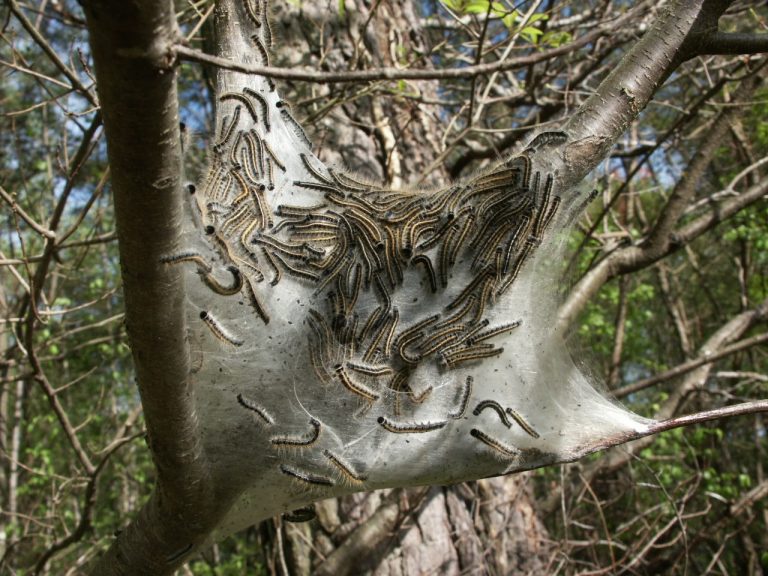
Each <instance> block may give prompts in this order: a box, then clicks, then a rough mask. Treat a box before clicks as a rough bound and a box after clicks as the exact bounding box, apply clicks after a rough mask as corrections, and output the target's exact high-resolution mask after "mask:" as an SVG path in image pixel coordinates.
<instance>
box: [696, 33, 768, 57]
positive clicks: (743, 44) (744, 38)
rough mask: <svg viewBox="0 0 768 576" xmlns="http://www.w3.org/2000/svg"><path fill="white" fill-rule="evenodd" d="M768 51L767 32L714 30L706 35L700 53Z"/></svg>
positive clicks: (762, 52) (759, 52)
mask: <svg viewBox="0 0 768 576" xmlns="http://www.w3.org/2000/svg"><path fill="white" fill-rule="evenodd" d="M766 52H768V34H740V33H737V32H733V33H728V32H715V33H714V34H711V35H710V36H708V37H707V39H706V41H705V42H704V44H703V45H702V46H701V48H700V52H699V53H700V54H764V53H766Z"/></svg>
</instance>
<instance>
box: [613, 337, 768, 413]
mask: <svg viewBox="0 0 768 576" xmlns="http://www.w3.org/2000/svg"><path fill="white" fill-rule="evenodd" d="M763 342H768V334H758V335H757V336H753V337H751V338H747V339H745V340H741V341H740V342H736V343H735V344H731V345H730V346H726V347H725V348H723V349H722V350H720V351H719V352H717V353H715V354H708V355H706V356H702V357H700V358H695V359H694V360H689V361H688V362H683V363H682V364H680V365H678V366H675V367H674V368H672V369H670V370H667V371H665V372H662V373H661V374H657V375H656V376H651V377H650V378H643V379H642V380H638V381H637V382H633V383H632V384H627V385H626V386H622V387H621V388H617V389H616V390H614V391H613V395H614V396H615V397H616V398H623V397H624V396H628V395H629V394H633V393H634V392H639V391H640V390H644V389H645V388H649V387H651V386H655V385H656V384H659V383H661V382H665V381H667V380H670V379H672V378H675V377H676V376H681V375H683V374H686V373H688V372H690V371H691V370H695V369H696V368H698V367H699V366H704V364H712V363H713V362H717V361H718V360H720V359H722V358H725V357H726V356H730V355H731V354H735V353H736V352H741V351H742V350H746V349H747V348H751V347H752V346H756V345H758V344H762V343H763Z"/></svg>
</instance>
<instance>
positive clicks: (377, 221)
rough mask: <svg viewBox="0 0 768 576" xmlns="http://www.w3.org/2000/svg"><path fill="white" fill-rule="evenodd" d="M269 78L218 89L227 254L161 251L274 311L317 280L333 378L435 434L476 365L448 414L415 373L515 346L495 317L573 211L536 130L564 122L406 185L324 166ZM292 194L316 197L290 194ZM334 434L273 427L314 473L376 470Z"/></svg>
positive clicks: (232, 341) (219, 221)
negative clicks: (507, 149)
mask: <svg viewBox="0 0 768 576" xmlns="http://www.w3.org/2000/svg"><path fill="white" fill-rule="evenodd" d="M242 2H243V5H242V9H243V11H244V13H245V15H246V16H247V20H249V21H250V23H251V25H252V26H253V28H254V29H255V30H256V33H255V34H253V35H252V36H251V38H252V40H253V44H254V50H255V54H256V56H257V58H258V59H259V60H260V62H261V63H263V64H265V65H268V64H269V56H268V53H269V48H270V46H271V43H272V31H271V28H270V26H269V19H268V17H267V3H266V0H242ZM258 85H259V86H262V87H261V88H252V87H243V88H242V89H240V90H232V89H230V90H229V91H227V92H225V93H222V94H221V95H219V96H218V104H217V112H218V113H219V115H220V120H219V122H218V128H217V131H216V134H215V137H214V138H213V143H212V146H211V153H210V166H209V169H208V172H207V175H206V177H205V180H204V183H203V185H202V186H200V187H199V188H194V187H192V188H190V191H194V198H195V202H194V205H195V206H196V209H197V211H198V214H197V216H198V217H199V220H200V222H201V223H202V226H203V229H204V232H205V237H206V238H207V239H208V241H209V243H210V245H211V247H212V249H213V251H214V252H215V253H217V254H218V256H219V258H220V260H221V269H219V268H217V267H216V266H214V263H213V262H211V261H208V260H207V259H206V258H205V257H204V256H203V255H202V254H201V253H199V252H197V251H189V250H188V251H184V252H180V253H177V254H171V255H168V256H166V257H164V258H163V259H162V262H163V263H164V264H168V265H177V264H179V265H191V266H195V268H196V270H197V272H198V275H199V277H200V279H201V281H202V283H203V284H204V285H205V286H206V287H207V288H208V289H210V291H211V292H213V293H215V294H216V295H218V296H220V297H222V298H230V297H235V296H244V297H245V300H246V301H247V302H248V303H249V304H250V306H251V308H252V310H253V313H254V314H255V315H256V316H257V317H258V318H259V319H260V320H261V321H262V322H263V324H264V325H267V324H269V323H270V320H271V318H272V315H273V311H272V310H271V309H270V308H269V306H268V304H266V303H268V302H269V301H270V300H271V298H269V296H270V291H273V290H280V287H281V285H282V284H283V283H284V282H295V283H298V284H299V285H301V286H303V287H305V288H306V290H307V293H308V294H312V297H311V302H312V305H311V306H312V307H311V308H310V309H309V310H308V314H307V316H306V322H307V325H308V328H309V329H308V334H309V335H308V347H307V350H308V355H309V358H308V363H309V364H311V366H312V369H313V370H314V374H315V376H316V379H317V381H318V383H320V384H321V385H324V386H329V385H337V386H338V388H339V390H342V391H343V393H345V394H349V395H351V397H352V398H354V399H355V400H357V401H358V402H359V403H360V404H362V405H363V407H364V409H365V410H366V412H367V411H370V410H371V409H373V408H374V407H377V408H380V409H377V410H376V416H375V419H374V422H375V423H376V424H378V426H379V427H380V429H382V430H384V431H386V432H388V433H392V434H429V433H434V432H438V431H439V430H441V429H443V428H444V427H445V426H447V425H448V424H449V423H450V422H451V421H452V420H459V419H462V418H464V415H465V413H466V410H467V407H468V404H469V401H470V397H471V395H472V376H466V378H464V377H462V378H461V379H457V380H458V387H457V389H456V390H455V392H454V398H453V399H452V400H451V402H452V404H451V407H450V408H449V409H447V410H444V413H445V417H444V418H440V419H429V420H427V421H421V420H418V419H415V420H409V419H408V417H404V416H403V413H404V411H403V409H402V408H403V407H402V405H401V404H402V402H406V401H407V402H409V403H410V405H411V406H418V405H421V404H423V403H425V402H429V401H430V399H431V398H432V397H433V396H435V395H434V394H433V388H432V386H427V387H426V388H421V389H416V388H415V387H414V385H413V383H412V381H411V380H412V378H411V376H412V374H413V373H414V372H415V371H416V369H417V368H418V367H419V366H421V365H424V364H427V363H429V364H432V365H434V366H435V367H436V368H437V369H438V370H439V371H442V372H450V371H454V370H458V369H465V368H468V367H469V368H471V367H472V366H473V365H474V364H475V363H479V362H482V361H483V360H485V359H488V358H492V357H494V356H498V355H500V354H501V353H502V352H503V348H501V347H500V346H497V345H496V344H494V343H493V342H494V339H495V338H497V337H498V336H501V335H503V334H506V333H508V332H510V331H512V330H514V329H516V328H517V327H518V326H519V324H520V323H519V322H506V323H494V322H493V321H492V318H493V316H494V314H493V308H494V305H495V302H496V301H497V300H498V299H500V298H502V297H503V296H504V295H505V294H506V293H507V292H508V290H509V289H510V287H511V286H513V285H514V283H515V281H516V279H517V278H518V275H519V273H520V271H521V269H522V268H523V266H524V265H525V263H526V262H527V261H529V259H530V258H531V256H532V255H533V253H534V252H535V250H536V249H537V247H538V246H539V245H540V243H541V241H542V239H543V237H544V235H545V233H546V231H547V229H548V228H549V226H550V225H551V223H552V222H553V220H554V218H555V217H556V215H557V213H558V209H559V206H560V202H561V199H560V197H559V196H558V195H557V194H556V193H555V190H554V188H555V178H554V176H553V175H552V174H547V175H544V176H542V174H541V173H540V172H535V171H533V170H532V162H531V158H532V156H533V155H534V154H535V153H536V147H537V146H538V147H541V146H547V145H550V144H558V143H561V142H562V140H563V138H565V135H564V134H562V133H552V134H550V136H546V135H545V136H543V137H540V138H539V139H537V140H536V141H535V142H536V146H533V145H532V146H531V147H530V148H529V149H528V150H526V151H525V152H523V153H522V154H520V155H517V156H514V157H511V158H508V159H507V160H505V161H503V162H501V163H499V164H498V165H496V166H494V168H493V169H491V170H489V171H488V172H486V173H483V174H479V175H476V176H474V177H471V178H469V179H467V180H465V181H462V182H458V183H456V184H454V185H452V186H450V187H446V188H444V189H442V190H438V191H429V192H426V191H425V192H405V191H401V190H393V189H389V188H387V187H385V186H381V185H378V184H374V183H371V182H368V181H365V180H363V179H360V178H357V177H355V176H352V175H350V174H346V173H344V172H341V171H338V170H335V169H333V168H328V167H326V166H324V165H323V164H322V163H320V162H319V161H318V160H317V158H316V157H315V156H314V155H313V154H312V152H311V146H312V145H311V142H310V140H309V139H308V138H307V135H306V134H305V132H304V130H303V129H302V127H301V125H300V124H299V123H298V122H297V121H296V120H295V119H294V117H293V116H292V114H291V111H290V108H289V106H288V105H287V104H286V103H285V102H284V101H283V100H280V99H279V97H278V95H277V94H276V92H275V89H274V84H272V82H271V81H267V82H260V83H258ZM285 142H290V143H291V145H290V146H286V145H285ZM278 144H279V145H278ZM289 196H294V197H296V198H301V199H302V200H301V201H297V202H296V203H287V202H285V201H284V199H285V198H286V197H289ZM456 270H460V271H461V274H454V272H455V271H456ZM222 278H226V280H223V279H222ZM457 282H462V283H463V284H462V285H460V286H457V285H456V284H457ZM427 290H428V292H429V294H430V295H431V297H432V298H433V300H431V302H433V303H434V302H438V303H439V307H438V308H435V306H431V307H430V306H425V307H424V310H423V313H420V314H421V315H420V316H415V317H413V316H409V317H408V318H406V317H405V316H406V314H405V313H404V309H403V305H404V304H403V303H404V300H405V299H406V297H410V295H412V294H413V293H414V292H420V293H426V292H427ZM449 295H450V296H449ZM200 320H201V322H202V323H203V324H204V325H205V326H206V327H207V328H208V329H209V331H210V332H211V334H212V335H213V336H214V337H216V338H217V339H218V340H220V341H221V342H222V343H223V344H224V345H225V346H233V347H236V348H238V347H241V346H242V345H243V343H244V338H243V336H242V335H238V334H236V333H234V331H233V330H232V329H230V328H228V327H227V326H225V325H224V323H223V322H221V321H220V320H219V319H217V318H216V317H215V315H214V314H213V313H212V312H211V311H208V310H206V311H204V312H202V313H200ZM392 399H394V401H392ZM441 401H442V402H444V403H445V398H444V397H443V398H442V399H441ZM237 402H238V403H239V404H240V406H241V407H242V408H244V409H245V410H247V411H249V412H250V413H252V414H253V415H254V419H255V421H256V422H257V423H258V424H259V426H260V427H262V428H264V429H269V428H271V427H273V426H275V425H276V419H275V417H274V416H273V415H272V414H271V413H270V412H269V411H268V410H267V409H266V408H265V407H262V406H260V405H258V404H257V403H256V402H255V401H254V400H252V399H250V398H249V397H247V396H244V395H242V394H239V395H237ZM486 409H492V410H493V411H494V412H495V413H496V414H497V415H498V417H499V420H500V421H501V422H502V424H503V425H504V426H505V427H507V428H510V427H511V422H510V420H509V419H508V416H509V417H510V418H512V420H514V421H515V422H517V424H519V426H520V427H521V428H522V429H523V430H524V431H525V432H526V433H527V434H529V435H530V436H531V437H533V438H538V434H537V433H536V432H535V430H534V429H533V428H532V427H531V425H530V424H528V422H526V421H525V419H523V418H522V417H521V416H520V415H519V414H517V412H515V411H514V410H512V409H511V408H507V409H506V410H504V409H503V408H502V407H501V406H500V405H499V404H498V403H497V402H495V401H493V400H486V401H484V402H481V403H480V404H478V405H477V407H476V408H475V410H474V413H473V414H474V416H479V415H480V414H481V413H482V412H483V411H484V410H486ZM470 434H471V436H472V437H473V438H475V439H476V440H478V441H479V442H481V443H482V444H484V445H485V446H487V447H489V448H490V449H492V451H493V452H494V453H495V455H496V456H497V457H500V458H502V459H503V458H507V459H508V458H511V457H513V456H514V455H515V454H516V453H517V452H516V451H515V450H514V449H513V448H511V447H509V446H506V445H505V444H504V443H503V442H501V441H497V440H495V439H494V438H493V437H491V436H490V435H488V434H487V433H486V432H483V431H481V430H479V429H477V428H472V430H471V432H470ZM323 438H324V433H323V425H322V424H321V423H320V422H319V421H318V420H316V419H314V418H312V419H310V421H309V427H308V428H307V429H306V430H304V431H303V432H301V433H299V434H274V435H272V436H271V437H270V445H271V446H272V447H273V448H274V449H280V450H281V451H283V452H292V451H293V452H296V453H298V452H300V451H301V450H303V449H309V448H315V449H316V452H317V454H318V455H319V454H322V457H323V461H324V463H325V465H326V467H327V469H328V470H330V471H331V472H330V473H324V474H317V473H314V472H310V471H307V470H306V469H304V468H303V467H300V466H295V465H293V464H287V463H283V464H282V465H281V467H280V471H281V473H282V474H284V475H286V476H289V477H291V478H292V479H294V480H296V481H298V482H300V483H302V484H303V485H310V486H332V485H334V484H335V483H336V480H337V479H338V480H340V481H342V482H345V483H348V484H353V485H354V484H361V483H364V482H365V481H367V475H366V474H365V473H364V471H361V470H358V469H357V468H356V465H355V464H354V463H351V462H349V461H347V460H345V459H344V457H343V456H341V455H340V454H337V453H335V452H332V451H330V450H329V449H327V448H324V447H323V446H322V440H323ZM319 450H322V453H320V452H319ZM318 457H319V456H318Z"/></svg>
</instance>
